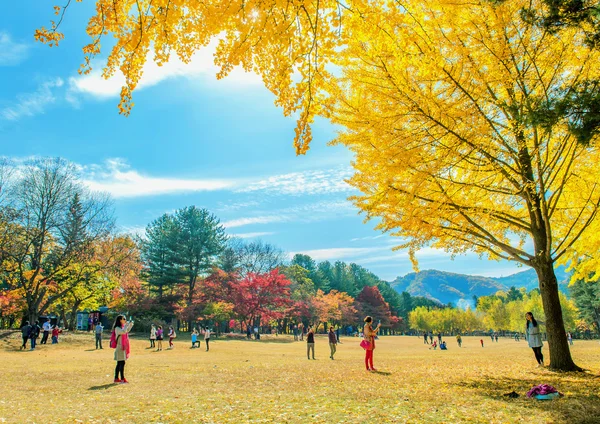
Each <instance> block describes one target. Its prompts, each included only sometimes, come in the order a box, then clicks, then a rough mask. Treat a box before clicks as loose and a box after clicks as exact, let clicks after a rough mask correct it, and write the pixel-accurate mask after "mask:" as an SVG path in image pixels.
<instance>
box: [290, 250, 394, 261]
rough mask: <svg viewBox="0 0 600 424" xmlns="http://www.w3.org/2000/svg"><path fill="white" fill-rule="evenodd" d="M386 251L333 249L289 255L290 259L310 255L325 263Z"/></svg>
mask: <svg viewBox="0 0 600 424" xmlns="http://www.w3.org/2000/svg"><path fill="white" fill-rule="evenodd" d="M385 249H388V247H332V248H328V249H313V250H303V251H296V252H290V254H289V255H290V257H293V256H294V255H295V254H297V253H300V254H303V255H308V256H310V257H311V258H313V259H314V260H316V261H325V260H341V259H347V258H360V257H364V256H365V255H368V254H371V253H374V252H379V251H381V250H385Z"/></svg>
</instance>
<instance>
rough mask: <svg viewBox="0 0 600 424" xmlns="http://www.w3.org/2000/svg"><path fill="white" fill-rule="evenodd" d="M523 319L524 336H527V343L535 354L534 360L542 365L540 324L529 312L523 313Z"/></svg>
mask: <svg viewBox="0 0 600 424" xmlns="http://www.w3.org/2000/svg"><path fill="white" fill-rule="evenodd" d="M525 319H526V321H525V337H526V338H527V343H528V344H529V347H530V348H532V349H533V354H534V355H535V360H536V361H537V362H538V365H540V366H542V367H543V366H544V355H542V346H543V343H542V334H541V333H540V326H539V325H538V322H537V321H536V319H535V318H534V317H533V314H532V313H531V312H527V313H526V314H525ZM542 324H543V323H542Z"/></svg>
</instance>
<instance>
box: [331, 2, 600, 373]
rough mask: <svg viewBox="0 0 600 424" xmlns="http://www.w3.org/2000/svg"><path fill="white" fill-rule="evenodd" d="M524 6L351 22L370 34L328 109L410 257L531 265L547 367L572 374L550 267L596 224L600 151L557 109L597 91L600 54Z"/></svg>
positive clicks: (402, 10) (366, 192) (356, 49)
mask: <svg viewBox="0 0 600 424" xmlns="http://www.w3.org/2000/svg"><path fill="white" fill-rule="evenodd" d="M525 3H527V5H529V2H521V1H517V0H515V1H507V2H502V3H494V2H479V3H477V2H476V3H469V5H468V6H465V5H462V4H460V2H459V3H456V2H445V1H440V0H426V1H423V2H419V4H411V5H404V6H403V7H395V8H391V9H389V10H384V11H382V14H381V15H375V14H373V15H369V16H363V17H361V18H360V20H359V21H357V22H356V23H355V24H352V23H350V24H349V25H354V26H353V28H355V32H354V36H355V37H356V38H357V39H359V40H363V42H361V43H358V42H357V43H353V44H352V45H351V46H349V47H348V51H347V52H346V53H347V54H348V57H352V58H353V59H352V61H351V63H348V66H346V67H345V68H344V75H343V80H342V83H341V85H340V89H339V92H338V93H337V95H336V98H337V99H338V103H337V104H336V110H335V113H334V114H333V117H334V121H335V122H337V123H339V124H342V125H343V126H344V127H345V128H346V130H345V131H344V132H343V133H342V134H341V135H340V136H339V138H338V139H337V141H338V142H339V143H342V144H344V145H346V146H348V147H349V148H350V149H351V150H352V151H353V152H354V153H355V157H356V159H355V162H354V167H355V169H356V174H355V175H354V176H353V177H352V178H351V180H350V183H351V184H352V185H353V186H355V187H356V188H358V189H359V190H360V191H361V192H362V195H360V196H356V197H354V202H355V204H356V205H358V207H359V208H360V209H361V210H363V211H364V212H365V213H366V215H367V218H375V217H377V218H379V219H380V223H379V224H378V228H379V229H381V230H384V231H389V232H391V233H392V234H393V235H395V236H397V237H401V238H403V239H404V240H405V243H404V244H402V246H400V247H402V248H408V249H409V251H410V253H411V256H412V257H413V259H414V258H415V253H416V252H417V251H418V250H419V249H421V248H423V247H425V246H427V247H434V248H440V249H444V250H446V251H448V252H451V253H453V254H461V253H464V252H466V251H475V252H477V253H479V254H480V255H484V256H485V255H487V256H488V257H489V258H491V259H508V260H511V261H516V262H518V263H521V264H524V265H526V266H530V267H532V268H534V269H535V271H536V273H537V275H538V279H539V287H540V292H541V297H542V303H543V306H544V312H545V316H546V319H547V322H546V325H547V333H548V341H549V349H550V357H551V363H550V366H551V367H552V368H555V369H561V370H574V369H577V368H578V367H577V366H576V365H575V364H574V363H573V360H572V358H571V354H570V351H569V347H568V344H567V340H566V336H565V327H564V323H563V317H562V313H561V305H560V300H559V293H558V285H557V279H556V276H555V273H554V268H553V265H554V263H555V262H556V261H557V260H559V259H560V258H561V257H563V256H565V255H566V254H567V253H568V252H569V251H570V250H571V248H572V247H573V244H574V243H575V242H576V241H577V239H578V238H579V237H580V236H581V234H582V233H584V232H585V230H586V228H587V227H588V226H589V225H590V223H592V222H593V221H594V219H595V218H596V215H597V212H598V206H599V202H600V187H599V186H598V183H597V181H598V179H599V172H600V170H599V168H598V166H597V163H598V161H599V160H600V155H599V152H598V149H597V147H596V136H592V137H591V138H588V139H587V140H581V137H582V133H581V129H582V128H581V114H573V115H563V114H562V113H561V111H560V110H558V108H559V107H560V104H561V102H562V101H563V100H564V99H566V98H568V97H569V96H570V95H571V94H572V93H575V92H579V91H583V90H597V88H594V85H593V84H592V81H597V80H598V79H599V77H600V75H599V73H600V72H599V68H598V66H597V63H598V59H599V57H598V52H597V51H594V50H591V49H589V48H588V47H587V45H586V44H585V42H584V38H583V36H582V35H581V34H580V33H579V32H577V31H576V30H574V29H565V30H564V31H563V32H561V34H560V36H556V35H554V34H552V33H550V32H548V31H547V30H546V29H544V28H543V27H539V26H536V25H534V24H529V23H527V22H525V21H523V20H521V19H519V11H520V10H521V8H522V7H524V6H525V5H526V4H525ZM533 3H536V2H533ZM539 7H542V5H541V4H540V6H539ZM355 19H359V18H358V17H357V18H355ZM365 21H366V22H365ZM348 60H350V59H348ZM582 141H585V142H582ZM525 312H526V311H523V314H524V313H525Z"/></svg>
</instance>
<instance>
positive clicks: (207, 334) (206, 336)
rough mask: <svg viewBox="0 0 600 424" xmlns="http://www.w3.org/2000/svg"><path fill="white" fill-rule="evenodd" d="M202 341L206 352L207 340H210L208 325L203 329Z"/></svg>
mask: <svg viewBox="0 0 600 424" xmlns="http://www.w3.org/2000/svg"><path fill="white" fill-rule="evenodd" d="M204 341H205V342H206V351H207V352H208V342H209V341H210V329H209V328H208V327H206V328H205V329H204Z"/></svg>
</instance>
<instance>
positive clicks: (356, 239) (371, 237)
mask: <svg viewBox="0 0 600 424" xmlns="http://www.w3.org/2000/svg"><path fill="white" fill-rule="evenodd" d="M386 236H388V234H379V235H377V236H367V237H356V238H353V239H350V241H363V240H377V239H380V238H382V237H386Z"/></svg>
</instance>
